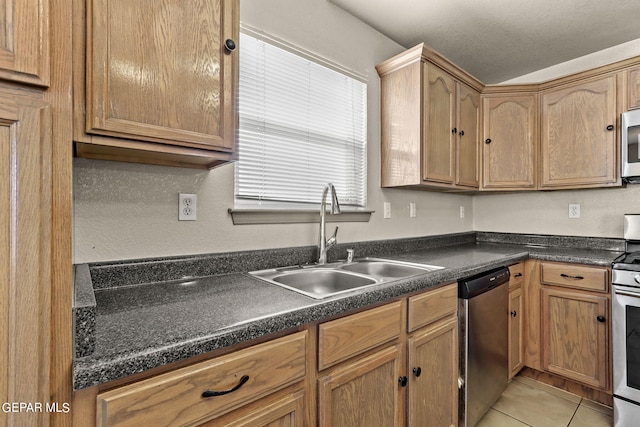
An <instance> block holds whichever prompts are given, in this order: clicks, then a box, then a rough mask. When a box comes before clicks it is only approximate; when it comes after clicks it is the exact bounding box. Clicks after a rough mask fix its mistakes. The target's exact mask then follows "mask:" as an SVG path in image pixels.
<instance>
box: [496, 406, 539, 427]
mask: <svg viewBox="0 0 640 427" xmlns="http://www.w3.org/2000/svg"><path fill="white" fill-rule="evenodd" d="M491 409H493V410H494V411H496V412H500V413H501V414H502V415H505V416H507V417H509V418H511V419H512V420H516V421H518V422H519V423H522V424H524V425H526V426H528V427H534V426H532V425H531V424H528V423H525V422H524V421H522V420H519V419H518V418H516V417H514V416H511V415H509V414H507V413H505V412H502V411H501V410H499V409H496V408H494V407H493V406H492V407H491Z"/></svg>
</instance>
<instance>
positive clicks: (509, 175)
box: [481, 94, 537, 190]
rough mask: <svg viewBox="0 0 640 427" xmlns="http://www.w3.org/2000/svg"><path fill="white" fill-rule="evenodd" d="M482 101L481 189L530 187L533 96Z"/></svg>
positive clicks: (532, 180)
mask: <svg viewBox="0 0 640 427" xmlns="http://www.w3.org/2000/svg"><path fill="white" fill-rule="evenodd" d="M482 102H483V105H482V114H483V134H482V141H483V142H482V143H481V145H482V171H483V174H482V189H483V190H486V189H503V190H506V189H510V190H519V189H529V190H531V189H534V188H535V187H536V172H535V171H536V149H537V148H536V147H537V132H536V127H537V113H536V108H537V104H536V96H535V95H533V94H532V95H517V96H515V95H514V96H511V95H504V96H496V97H485V98H484V99H483V101H482Z"/></svg>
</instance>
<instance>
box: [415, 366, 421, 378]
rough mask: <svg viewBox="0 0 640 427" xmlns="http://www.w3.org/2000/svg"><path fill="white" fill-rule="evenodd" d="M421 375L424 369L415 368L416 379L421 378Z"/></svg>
mask: <svg viewBox="0 0 640 427" xmlns="http://www.w3.org/2000/svg"><path fill="white" fill-rule="evenodd" d="M420 374H422V368H420V366H417V367H415V368H413V375H414V376H415V377H419V376H420Z"/></svg>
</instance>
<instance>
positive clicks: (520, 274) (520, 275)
mask: <svg viewBox="0 0 640 427" xmlns="http://www.w3.org/2000/svg"><path fill="white" fill-rule="evenodd" d="M513 277H522V273H516V274H514V275H513Z"/></svg>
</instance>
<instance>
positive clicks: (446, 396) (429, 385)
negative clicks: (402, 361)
mask: <svg viewBox="0 0 640 427" xmlns="http://www.w3.org/2000/svg"><path fill="white" fill-rule="evenodd" d="M408 375H409V389H408V393H409V411H408V412H409V422H408V425H409V426H415V427H417V426H443V427H448V426H456V425H457V422H458V322H457V319H456V318H453V319H451V320H448V321H445V322H444V323H439V324H437V325H435V326H433V327H431V328H426V329H424V330H422V331H420V332H417V333H415V334H413V335H412V336H411V337H410V338H409V372H408Z"/></svg>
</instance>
